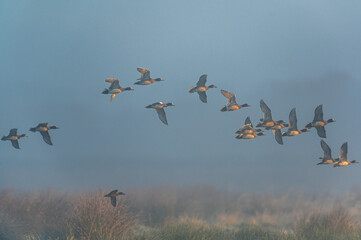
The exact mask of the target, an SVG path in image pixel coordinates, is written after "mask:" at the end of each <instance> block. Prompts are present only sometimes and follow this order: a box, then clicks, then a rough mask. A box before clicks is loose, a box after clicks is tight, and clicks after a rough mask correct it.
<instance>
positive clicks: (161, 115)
mask: <svg viewBox="0 0 361 240" xmlns="http://www.w3.org/2000/svg"><path fill="white" fill-rule="evenodd" d="M155 111H156V112H157V113H158V117H159V119H160V120H161V121H162V122H163V123H164V124H165V125H168V121H167V116H166V115H165V111H164V109H163V108H156V109H155Z"/></svg>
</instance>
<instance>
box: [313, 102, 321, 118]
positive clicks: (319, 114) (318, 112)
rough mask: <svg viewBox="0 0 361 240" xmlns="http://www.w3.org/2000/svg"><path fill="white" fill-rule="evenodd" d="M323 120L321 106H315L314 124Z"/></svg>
mask: <svg viewBox="0 0 361 240" xmlns="http://www.w3.org/2000/svg"><path fill="white" fill-rule="evenodd" d="M322 120H323V110H322V104H321V105H319V106H317V107H316V109H315V117H314V118H313V121H314V122H317V121H322Z"/></svg>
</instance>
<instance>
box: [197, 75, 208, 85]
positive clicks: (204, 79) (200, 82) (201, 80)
mask: <svg viewBox="0 0 361 240" xmlns="http://www.w3.org/2000/svg"><path fill="white" fill-rule="evenodd" d="M206 82H207V74H203V75H202V76H201V77H200V78H199V80H198V82H197V87H204V86H205V85H206Z"/></svg>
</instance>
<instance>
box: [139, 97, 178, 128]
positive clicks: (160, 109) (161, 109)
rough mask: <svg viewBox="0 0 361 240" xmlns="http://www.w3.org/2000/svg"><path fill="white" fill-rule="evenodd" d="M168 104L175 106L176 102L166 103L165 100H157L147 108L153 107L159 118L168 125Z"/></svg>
mask: <svg viewBox="0 0 361 240" xmlns="http://www.w3.org/2000/svg"><path fill="white" fill-rule="evenodd" d="M168 106H174V103H171V102H170V103H164V102H156V103H153V104H150V105H148V106H146V108H153V109H154V110H155V111H156V112H157V113H158V117H159V119H160V120H161V121H162V122H163V123H164V124H165V125H168V121H167V116H166V115H165V111H164V108H165V107H168Z"/></svg>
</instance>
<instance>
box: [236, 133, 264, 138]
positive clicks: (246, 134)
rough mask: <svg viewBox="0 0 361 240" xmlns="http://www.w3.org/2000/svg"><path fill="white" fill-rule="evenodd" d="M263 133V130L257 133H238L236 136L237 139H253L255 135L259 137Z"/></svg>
mask: <svg viewBox="0 0 361 240" xmlns="http://www.w3.org/2000/svg"><path fill="white" fill-rule="evenodd" d="M263 135H264V133H263V132H259V133H255V132H253V133H241V134H238V135H237V136H236V138H237V139H254V138H256V137H259V136H263Z"/></svg>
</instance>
